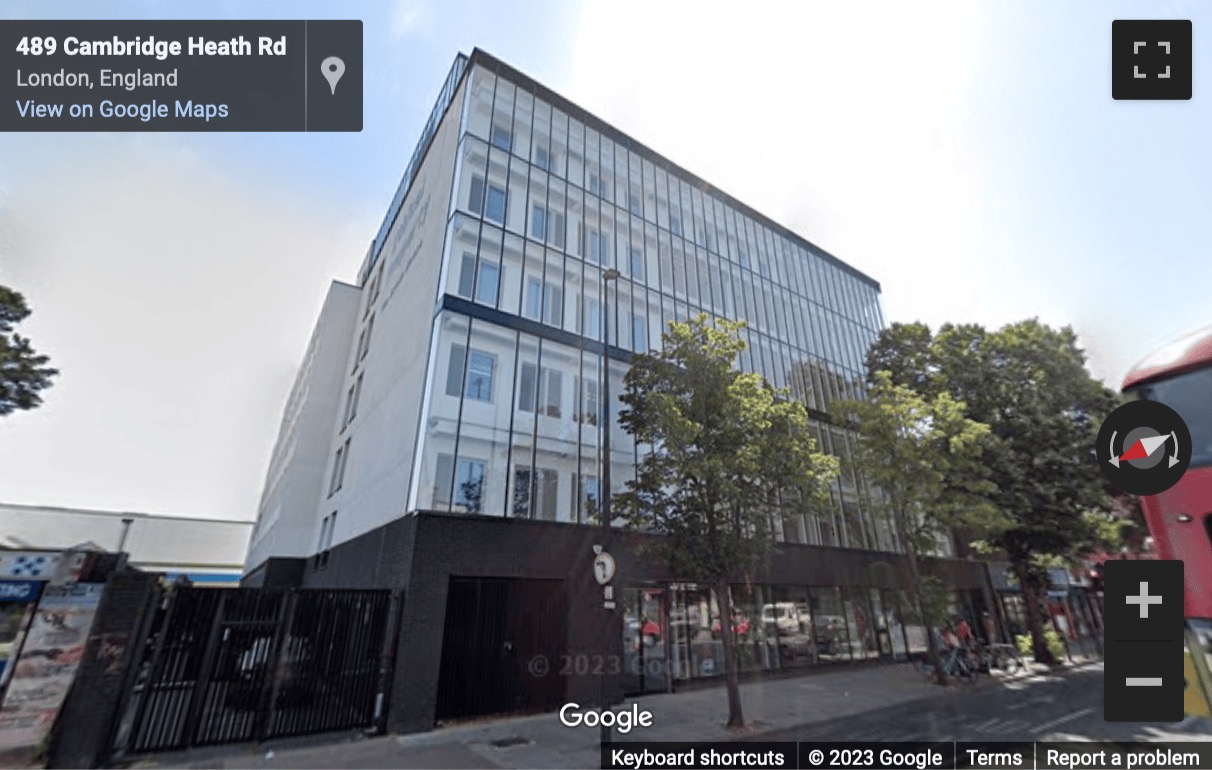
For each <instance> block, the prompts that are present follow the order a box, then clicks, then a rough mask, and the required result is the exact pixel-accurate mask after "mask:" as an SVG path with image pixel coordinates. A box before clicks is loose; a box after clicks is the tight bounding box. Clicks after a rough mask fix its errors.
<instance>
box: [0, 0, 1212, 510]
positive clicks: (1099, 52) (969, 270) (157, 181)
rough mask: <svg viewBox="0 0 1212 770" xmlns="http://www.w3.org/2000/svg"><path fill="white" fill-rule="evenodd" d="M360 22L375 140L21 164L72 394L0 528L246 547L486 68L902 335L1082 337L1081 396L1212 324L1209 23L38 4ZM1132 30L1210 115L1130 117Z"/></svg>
mask: <svg viewBox="0 0 1212 770" xmlns="http://www.w3.org/2000/svg"><path fill="white" fill-rule="evenodd" d="M0 14H2V15H4V16H6V17H9V18H73V17H75V18H361V19H363V21H364V33H365V42H364V45H365V67H366V86H365V104H366V110H365V120H364V125H365V129H364V130H363V132H362V133H360V134H306V135H305V134H212V135H206V134H180V135H170V134H143V135H138V134H106V135H100V134H99V135H68V134H62V135H41V136H39V135H21V134H8V135H0V283H4V284H7V285H12V286H14V287H16V288H18V289H19V290H21V291H23V292H24V293H25V294H26V295H27V297H28V298H29V300H30V301H31V303H32V305H33V307H34V310H35V313H34V316H33V317H32V318H31V320H30V321H29V322H28V323H27V324H25V325H24V328H23V332H24V333H26V334H28V335H29V336H31V337H32V338H33V339H34V341H35V343H36V345H37V346H38V347H39V348H40V349H43V350H45V351H46V352H48V353H50V354H51V355H52V356H53V357H54V360H55V363H56V365H58V366H59V367H60V368H61V369H63V372H64V373H63V376H62V378H61V379H60V382H59V384H57V385H56V386H55V388H54V389H53V390H51V391H50V392H49V393H48V394H47V403H46V405H45V406H44V407H43V408H42V409H39V410H37V411H34V412H31V413H26V414H20V415H15V416H11V417H8V418H5V419H4V422H3V424H2V425H0V468H4V469H5V470H4V471H3V476H4V479H3V484H2V486H0V499H3V500H5V501H6V502H16V503H39V504H55V505H70V506H79V507H94V508H102V509H120V510H141V511H155V512H165V513H180V514H190V515H198V516H212V517H218V518H245V519H247V518H252V517H253V516H254V515H255V509H256V504H257V498H258V496H259V494H260V486H261V482H262V480H263V476H264V472H265V469H266V466H267V463H268V459H269V452H270V449H271V447H272V444H273V441H274V438H275V437H276V432H277V426H278V421H279V419H280V416H281V408H282V405H283V403H284V401H285V398H286V394H287V391H288V389H289V386H290V382H291V380H292V378H293V376H294V372H295V368H296V367H297V365H298V362H299V360H300V358H301V356H302V353H303V350H304V347H305V345H306V342H307V338H308V335H309V334H310V331H311V327H312V324H313V323H314V320H315V316H316V313H317V312H318V309H319V305H320V302H321V300H322V297H323V294H324V291H325V289H326V286H327V283H328V281H329V280H331V279H334V278H337V279H343V280H353V279H354V277H355V274H356V271H357V268H358V265H359V263H360V261H361V258H362V256H363V254H364V253H365V249H366V244H367V243H368V242H369V240H370V239H371V238H372V237H373V235H374V232H375V231H376V230H377V228H378V224H379V222H380V220H381V218H382V216H383V212H384V210H385V208H386V206H387V204H388V202H389V201H390V199H391V196H392V194H393V192H394V190H395V188H396V186H397V184H398V182H399V176H400V173H401V172H402V170H403V168H404V166H405V165H406V164H407V162H408V158H409V156H410V155H411V153H412V150H413V146H414V144H415V142H416V138H417V135H418V134H419V132H420V130H421V128H422V126H423V125H424V122H425V120H426V118H427V117H428V114H429V111H430V109H431V106H432V103H433V100H434V98H435V97H436V95H437V91H438V89H439V88H440V86H441V83H442V79H443V77H444V76H445V74H446V72H447V70H448V69H449V67H450V64H451V62H452V61H453V58H454V56H455V54H456V53H457V52H459V51H464V52H467V51H470V50H471V48H472V47H474V46H480V47H482V48H484V49H486V50H488V51H489V52H491V53H493V54H494V55H496V56H499V57H500V58H502V59H504V60H506V61H508V62H510V63H511V64H513V65H514V66H516V67H518V68H519V69H521V70H523V71H525V72H527V73H529V74H530V75H532V76H533V77H535V78H536V79H537V80H539V81H540V82H543V83H545V84H547V85H548V86H550V87H552V88H553V89H555V90H556V91H558V92H560V93H562V94H563V95H565V96H567V97H568V98H570V99H572V100H573V101H575V102H577V103H579V104H581V105H582V106H584V107H585V108H587V109H589V110H590V111H592V112H595V113H596V114H598V115H599V116H601V117H602V118H603V119H605V120H607V121H608V122H611V123H613V124H615V125H616V126H618V127H619V128H620V129H622V130H623V131H626V132H628V133H630V134H632V135H633V136H635V137H636V138H638V139H639V140H641V141H643V142H644V143H646V144H648V145H649V146H651V147H653V148H655V149H657V150H658V151H660V152H662V153H664V154H665V155H667V156H668V157H669V158H670V159H672V160H674V161H675V162H678V163H680V164H682V165H683V166H685V167H687V168H688V169H690V170H691V171H693V172H695V173H697V174H699V175H700V176H702V177H704V178H706V179H708V180H710V181H712V182H713V183H714V184H716V185H717V186H718V187H720V188H722V189H724V190H726V191H727V192H729V193H730V194H732V195H734V196H735V197H737V198H739V199H741V200H743V201H745V202H747V203H749V204H750V205H752V206H753V207H755V208H757V209H758V210H760V211H763V212H765V213H767V214H768V215H770V216H771V217H773V218H774V219H776V220H778V221H780V222H782V223H784V224H786V225H788V226H789V227H791V228H792V229H794V230H796V231H797V232H799V233H801V234H802V235H804V236H805V237H807V238H808V239H810V240H812V241H814V242H816V243H818V244H819V245H821V246H822V247H824V248H826V249H828V250H829V251H831V252H832V253H834V254H836V255H837V256H838V257H840V258H841V259H843V260H845V261H847V262H850V263H851V264H853V265H855V266H856V267H858V268H859V269H861V270H863V271H864V272H866V273H868V274H870V275H872V276H873V277H875V278H876V279H877V280H879V281H880V282H881V283H882V284H883V289H884V305H885V309H886V313H887V315H888V317H889V319H890V320H894V321H895V320H902V321H903V320H915V319H921V320H925V321H927V322H929V323H931V324H932V325H937V324H939V323H941V322H944V321H949V320H950V321H975V322H980V323H985V324H987V325H991V326H996V325H1000V324H1002V323H1005V322H1009V321H1013V320H1018V319H1021V318H1026V317H1031V316H1039V317H1041V318H1042V319H1043V320H1045V321H1046V322H1048V323H1052V324H1057V325H1061V324H1071V325H1073V326H1074V327H1075V328H1076V329H1077V331H1078V333H1079V335H1080V337H1081V339H1082V342H1083V344H1084V345H1085V346H1086V347H1087V349H1088V351H1089V353H1090V358H1091V361H1090V365H1091V370H1092V371H1093V372H1094V373H1095V374H1096V375H1098V376H1100V377H1103V378H1106V379H1107V381H1108V382H1109V383H1110V384H1113V385H1114V384H1116V383H1118V381H1119V379H1120V378H1121V377H1122V375H1123V373H1124V371H1125V370H1126V369H1127V367H1128V366H1129V365H1130V364H1131V363H1132V362H1133V361H1134V360H1135V359H1137V358H1139V357H1140V356H1142V355H1144V354H1145V353H1147V352H1148V351H1149V350H1150V349H1151V348H1154V347H1157V346H1158V345H1159V344H1161V343H1163V342H1164V341H1166V340H1167V339H1168V338H1170V337H1173V336H1175V335H1177V334H1178V333H1180V332H1182V331H1184V330H1187V329H1190V328H1192V327H1196V326H1200V325H1203V324H1207V323H1209V321H1210V320H1212V312H1210V311H1209V310H1208V309H1207V308H1208V306H1209V302H1208V299H1207V296H1208V290H1209V288H1210V287H1212V256H1210V255H1209V253H1208V247H1209V243H1212V237H1210V236H1212V216H1209V214H1210V213H1212V181H1209V180H1210V179H1212V174H1210V173H1209V172H1210V171H1212V141H1209V140H1208V137H1209V136H1212V57H1210V56H1209V53H1210V52H1212V6H1207V5H1204V6H1201V5H1199V4H1196V3H1160V2H1147V1H1140V2H1084V3H1081V2H1070V3H1054V2H1043V1H1041V2H1024V1H1023V0H1002V1H1000V2H981V3H956V4H949V3H934V2H920V3H912V4H905V3H897V2H878V3H863V2H851V1H849V0H847V2H841V1H840V0H838V1H837V2H831V3H824V2H819V3H818V2H786V3H773V2H772V3H757V4H744V7H743V9H742V4H727V3H718V2H710V1H707V2H661V3H652V2H638V1H636V0H604V1H602V2H596V1H587V2H581V3H577V2H560V1H559V0H554V1H552V2H541V1H540V0H535V1H534V2H524V3H523V2H519V3H493V2H470V1H469V0H463V1H462V2H455V3H449V2H438V0H401V1H400V2H394V3H391V2H373V3H371V2H361V3H358V2H342V3H339V4H338V3H336V2H327V3H324V2H290V3H286V2H225V3H215V2H206V3H201V2H173V3H167V2H145V3H138V2H80V3H66V2H39V3H29V2H26V3H20V2H18V3H9V4H6V5H5V6H4V8H3V9H0ZM1118 18H1185V19H1192V20H1193V23H1194V36H1195V56H1194V63H1195V73H1194V98H1193V99H1192V100H1191V101H1190V102H1115V101H1113V100H1112V99H1111V97H1110V30H1111V21H1112V20H1114V19H1118Z"/></svg>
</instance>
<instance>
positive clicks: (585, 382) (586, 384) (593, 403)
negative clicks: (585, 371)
mask: <svg viewBox="0 0 1212 770" xmlns="http://www.w3.org/2000/svg"><path fill="white" fill-rule="evenodd" d="M601 412H602V405H601V404H600V403H599V402H598V381H597V380H595V379H591V378H589V377H582V378H581V411H580V414H578V415H577V419H579V420H580V421H581V422H583V423H585V424H587V425H597V424H598V416H599V415H600V414H601Z"/></svg>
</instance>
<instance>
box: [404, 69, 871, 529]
mask: <svg viewBox="0 0 1212 770" xmlns="http://www.w3.org/2000/svg"><path fill="white" fill-rule="evenodd" d="M493 69H497V70H498V72H494V71H493ZM500 70H501V68H490V67H487V66H483V65H476V64H474V63H473V64H472V66H471V68H470V72H469V73H467V75H468V78H469V80H468V84H467V86H466V88H465V92H464V98H463V103H462V105H461V106H460V107H461V110H462V114H461V118H460V119H461V126H460V137H459V141H458V151H457V157H456V159H455V165H454V169H453V174H454V180H455V181H454V185H453V191H452V195H451V200H450V205H449V209H448V211H447V212H446V216H447V220H448V224H447V231H446V236H445V246H444V253H443V255H442V271H441V279H440V284H439V286H438V296H437V298H436V299H437V302H436V305H435V307H436V308H437V313H438V317H437V319H436V321H435V323H434V325H433V331H432V338H431V344H430V353H429V367H428V373H427V375H426V382H425V386H424V387H425V396H424V403H423V406H422V410H423V411H422V418H421V420H420V422H419V424H420V429H419V431H418V432H419V435H418V437H417V450H418V451H417V452H416V454H415V457H414V468H413V473H412V476H413V480H412V483H411V485H410V499H409V504H408V507H409V509H411V510H434V511H452V512H466V513H474V514H483V515H490V516H508V517H524V518H537V519H546V520H552V521H566V522H585V521H587V520H588V519H589V512H590V511H591V510H593V508H592V504H593V501H594V500H595V499H596V498H598V496H599V495H600V494H601V490H600V488H599V475H600V469H601V468H602V457H601V453H600V447H601V446H602V436H601V432H602V426H601V425H599V422H600V415H601V411H602V410H601V406H602V405H601V401H600V399H601V396H602V394H601V387H602V386H601V383H602V366H603V364H604V361H605V360H606V359H608V360H609V372H610V393H611V395H612V399H611V400H612V401H613V402H614V404H613V406H612V408H613V409H615V410H616V412H617V409H618V407H619V404H618V402H617V395H618V394H619V393H620V392H621V387H622V378H623V375H624V373H625V372H626V369H627V366H628V360H629V356H630V355H631V354H632V353H633V352H639V351H647V350H650V349H653V348H657V347H659V346H660V335H661V332H662V330H663V329H665V328H667V326H668V324H669V322H670V321H674V320H685V319H687V318H689V317H693V316H695V315H697V314H698V313H707V314H710V315H713V316H719V317H723V318H729V319H744V320H746V321H748V324H749V328H748V330H747V331H746V338H747V342H748V344H749V347H748V349H747V350H746V351H745V353H744V354H743V355H742V360H741V366H742V367H743V368H744V369H746V370H748V371H753V372H757V373H759V374H761V375H763V376H764V377H765V378H766V379H767V380H769V381H770V382H771V383H772V384H774V385H775V386H776V387H786V388H789V389H790V391H791V392H792V393H793V394H794V395H795V396H797V397H798V398H800V399H802V400H803V401H804V402H805V403H806V404H807V406H808V407H809V408H810V409H811V410H812V412H813V414H814V416H816V417H818V418H819V417H821V416H822V415H823V413H825V412H826V411H827V409H828V404H829V402H830V401H831V400H833V399H838V398H847V397H852V396H855V395H856V394H857V393H859V391H860V390H861V387H862V385H861V381H862V374H861V372H862V368H863V356H864V353H865V351H866V349H867V347H868V345H869V344H870V343H871V341H872V340H873V339H874V338H875V336H876V335H877V333H878V331H879V329H880V328H881V325H882V318H881V314H880V306H879V285H878V284H877V283H876V282H875V281H873V280H872V279H870V278H868V277H867V276H865V275H863V274H862V273H860V272H858V271H857V270H855V269H853V268H851V267H849V266H847V265H845V264H843V263H841V262H840V261H838V260H837V259H835V258H834V257H832V256H830V255H828V254H826V253H825V252H824V251H822V250H821V249H819V248H817V247H816V246H814V245H812V244H811V243H809V242H808V241H806V240H804V239H803V238H801V237H799V236H798V235H796V234H795V233H792V232H790V231H789V230H787V229H786V228H784V227H781V226H779V225H778V224H776V223H774V222H772V221H771V220H769V219H767V218H766V217H763V216H762V215H760V214H758V213H757V212H755V211H753V210H751V209H749V208H748V207H746V206H744V205H743V204H740V203H739V202H737V201H735V200H733V199H732V198H730V197H729V196H727V195H725V194H723V193H721V192H719V191H718V190H715V189H714V188H712V187H711V186H710V185H709V184H707V183H705V182H703V181H702V180H701V179H698V178H697V177H695V176H694V175H692V174H690V173H688V172H687V171H685V170H683V169H681V168H679V167H677V166H675V165H674V164H672V163H670V162H669V161H668V160H666V159H665V158H663V157H661V156H660V155H658V154H656V153H654V152H652V151H650V150H648V149H647V148H645V147H643V146H641V145H639V144H638V143H637V142H635V141H634V140H632V139H630V138H628V137H627V136H625V135H623V134H621V133H620V132H619V131H617V130H614V129H612V128H611V127H609V126H607V125H606V124H605V123H603V122H602V121H601V120H599V119H597V118H595V117H594V116H592V115H590V114H588V113H586V112H585V111H583V110H580V109H578V108H576V107H575V106H574V105H571V104H569V103H568V102H566V101H565V100H563V99H561V98H559V97H557V96H556V95H554V94H552V93H551V92H549V91H548V90H547V89H545V88H543V87H542V86H539V85H538V84H536V83H534V82H532V81H529V80H528V79H526V78H523V77H518V76H517V75H516V73H511V74H512V75H513V76H512V77H511V76H507V75H505V74H498V73H499V72H500ZM610 269H614V270H617V271H618V273H619V276H618V278H617V279H614V280H604V274H605V271H607V270H610ZM604 347H605V353H604ZM813 425H814V430H815V431H817V432H818V434H819V441H820V445H821V446H822V447H823V448H824V449H825V450H827V451H830V452H833V453H843V452H845V451H846V447H847V445H848V443H849V442H850V441H851V440H852V438H851V437H850V436H848V435H847V434H846V432H844V431H842V430H838V429H835V428H833V427H830V426H829V425H827V424H826V423H825V422H824V421H822V420H819V419H817V420H814V423H813ZM611 429H612V430H613V433H612V434H611V447H612V451H611V458H610V459H611V463H612V469H611V478H612V483H613V486H614V491H615V492H618V491H621V490H622V489H623V488H624V485H625V484H626V482H627V480H628V479H629V478H634V473H635V464H636V460H637V457H639V456H640V454H642V453H643V452H645V451H648V450H647V448H646V447H643V446H636V445H635V443H634V442H633V441H631V439H630V437H629V436H628V435H627V434H626V433H624V432H623V431H622V430H621V429H619V427H618V426H617V424H613V421H612V428H611ZM834 492H835V494H834V501H833V503H834V504H833V506H832V510H830V511H828V512H823V513H822V515H820V516H819V517H817V518H814V519H813V520H802V519H800V518H796V519H788V520H787V521H785V522H783V529H782V532H781V537H782V538H783V539H785V540H786V541H788V542H795V543H808V544H821V545H834V546H841V547H851V548H870V549H891V548H892V547H893V542H892V539H891V535H890V533H889V532H887V531H886V530H885V529H884V528H883V527H881V526H880V525H879V524H877V522H875V521H874V520H872V519H871V518H870V517H868V516H867V515H866V512H865V510H864V507H863V503H862V500H863V495H861V494H860V490H859V485H858V484H857V483H856V480H855V479H850V478H845V479H842V480H841V481H840V483H839V484H838V485H837V488H836V489H835V491H834Z"/></svg>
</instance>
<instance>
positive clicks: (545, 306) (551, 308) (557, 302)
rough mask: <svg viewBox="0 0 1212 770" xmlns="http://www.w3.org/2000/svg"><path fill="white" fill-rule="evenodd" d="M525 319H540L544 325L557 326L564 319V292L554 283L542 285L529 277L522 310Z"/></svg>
mask: <svg viewBox="0 0 1212 770" xmlns="http://www.w3.org/2000/svg"><path fill="white" fill-rule="evenodd" d="M522 312H523V314H524V315H525V316H526V317H527V318H531V319H534V320H536V321H538V320H540V318H541V319H542V321H543V322H544V323H546V324H550V325H551V326H559V325H560V324H561V322H562V321H563V319H564V292H563V290H561V289H560V287H559V286H558V285H556V284H554V283H543V282H542V281H540V280H539V279H538V278H535V277H534V276H530V277H529V278H527V279H526V301H525V303H524V306H523V308H522Z"/></svg>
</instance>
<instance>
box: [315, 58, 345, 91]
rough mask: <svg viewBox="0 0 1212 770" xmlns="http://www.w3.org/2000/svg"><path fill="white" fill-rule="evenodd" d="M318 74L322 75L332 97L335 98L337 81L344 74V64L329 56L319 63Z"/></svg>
mask: <svg viewBox="0 0 1212 770" xmlns="http://www.w3.org/2000/svg"><path fill="white" fill-rule="evenodd" d="M320 72H323V73H324V79H325V80H327V81H328V87H329V88H331V89H332V93H333V96H336V94H337V81H338V80H340V79H341V76H342V75H344V74H345V62H343V61H341V60H340V59H338V58H337V57H336V56H329V57H328V58H327V59H325V60H324V61H322V62H320Z"/></svg>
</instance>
